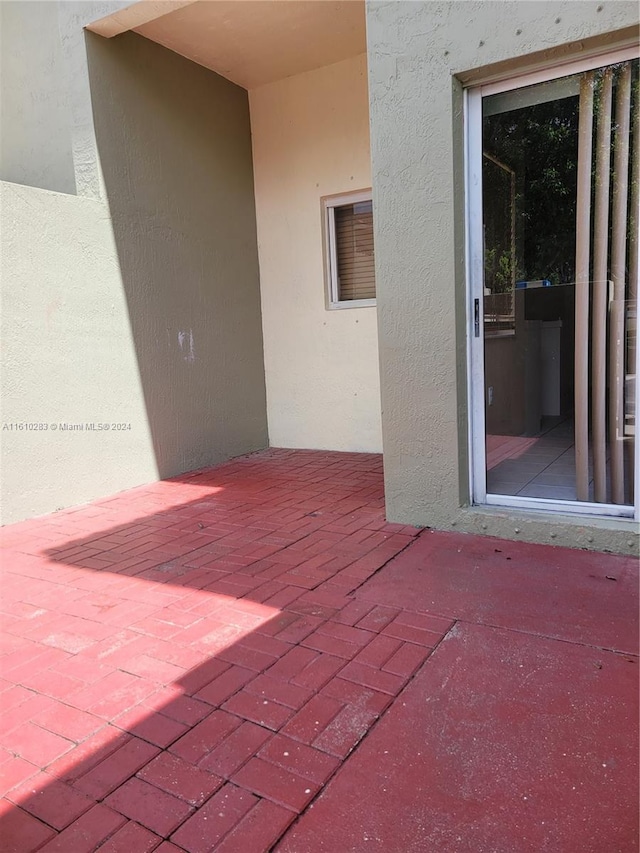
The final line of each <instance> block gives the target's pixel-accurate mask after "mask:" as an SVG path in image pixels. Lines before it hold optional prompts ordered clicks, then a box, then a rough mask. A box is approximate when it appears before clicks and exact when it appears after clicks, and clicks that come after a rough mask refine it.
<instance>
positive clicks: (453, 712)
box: [0, 450, 638, 853]
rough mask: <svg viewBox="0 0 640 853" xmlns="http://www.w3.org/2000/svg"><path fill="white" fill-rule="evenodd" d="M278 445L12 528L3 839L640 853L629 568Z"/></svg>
mask: <svg viewBox="0 0 640 853" xmlns="http://www.w3.org/2000/svg"><path fill="white" fill-rule="evenodd" d="M381 469H382V463H381V459H380V457H378V456H373V455H365V454H337V453H324V452H312V451H283V450H272V451H265V452H263V453H258V454H254V455H252V456H249V457H245V458H242V459H239V460H235V461H233V462H231V463H229V464H226V465H223V466H220V467H218V468H215V469H210V470H207V471H203V472H198V473H195V474H192V475H187V476H184V477H180V478H177V479H175V480H171V481H166V482H163V483H158V484H154V485H151V486H147V487H144V488H139V489H134V490H132V491H129V492H125V493H122V494H120V495H117V496H115V497H112V498H109V499H107V500H102V501H98V502H96V503H94V504H92V505H90V506H87V507H83V508H80V509H76V510H71V511H65V512H60V513H56V514H55V515H51V516H48V517H46V518H41V519H37V520H34V521H30V522H25V523H22V524H18V525H14V526H12V527H9V528H5V529H4V530H3V531H2V538H3V542H4V556H3V571H4V580H3V588H2V590H3V593H2V600H1V603H0V610H1V611H2V646H1V654H2V657H1V661H2V670H1V680H0V691H1V696H0V700H1V707H2V735H1V739H0V744H1V750H0V771H1V774H2V791H1V793H2V794H3V800H2V806H1V808H0V850H1V851H3V853H31V851H46V853H52V851H60V853H91V851H97V850H100V851H101V853H117V851H120V852H121V853H146V851H149V853H150V851H156V853H179V851H186V853H208V851H214V850H215V851H224V852H225V853H266V851H269V850H278V851H287V853H316V851H319V853H346V851H356V853H359V851H380V853H382V851H385V853H411V851H416V853H418V851H420V853H430V851H435V852H436V853H440V851H442V853H450V851H474V853H476V851H478V853H479V851H485V850H486V851H492V853H513V851H515V853H519V851H553V852H554V853H557V852H559V853H573V851H576V853H589V851H593V853H613V851H620V853H632V851H633V853H635V851H637V849H638V836H637V825H638V821H637V792H638V777H637V754H638V749H637V719H638V714H637V696H638V691H637V677H638V658H637V591H638V586H637V568H638V567H637V565H636V563H635V561H633V560H630V559H627V558H622V557H612V556H604V555H595V554H587V553H584V552H571V551H566V550H560V549H554V548H545V547H540V546H530V545H522V544H514V543H506V542H500V541H498V540H490V539H478V538H475V537H466V536H461V535H450V534H438V533H432V532H431V531H422V532H420V531H418V530H416V529H414V528H408V527H402V526H399V525H389V524H386V523H385V521H384V516H383V487H382V470H381Z"/></svg>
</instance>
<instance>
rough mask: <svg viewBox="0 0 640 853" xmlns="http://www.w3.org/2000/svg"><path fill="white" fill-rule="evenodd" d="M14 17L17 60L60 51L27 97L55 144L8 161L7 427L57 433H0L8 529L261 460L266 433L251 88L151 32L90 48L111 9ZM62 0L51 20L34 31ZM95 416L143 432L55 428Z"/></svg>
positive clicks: (73, 8)
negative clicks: (231, 463)
mask: <svg viewBox="0 0 640 853" xmlns="http://www.w3.org/2000/svg"><path fill="white" fill-rule="evenodd" d="M4 5H12V6H15V8H13V9H12V15H13V16H14V18H13V24H14V26H13V30H12V32H13V36H14V37H15V38H18V37H19V38H21V39H22V41H21V42H19V45H17V46H16V47H17V48H19V50H16V52H15V56H14V59H16V57H18V56H22V57H23V61H24V63H26V64H28V63H29V62H30V61H31V60H30V57H32V56H37V55H38V54H39V53H40V52H43V53H45V54H46V55H47V56H48V57H49V58H50V59H49V60H48V62H47V63H46V64H41V63H38V62H36V65H35V69H31V71H29V73H28V74H27V72H26V71H25V72H24V74H25V75H26V76H25V79H26V78H27V77H28V78H29V79H30V80H31V85H32V86H33V87H34V89H33V90H32V92H31V94H32V97H29V95H30V93H29V91H27V92H25V93H24V99H25V104H26V105H27V106H26V107H25V109H26V110H27V112H28V122H29V123H30V124H31V126H37V127H38V133H42V134H44V138H45V139H47V138H48V137H50V136H53V135H55V137H56V144H55V150H56V151H58V154H57V155H56V158H54V160H53V161H52V162H51V163H50V162H48V161H47V159H46V157H49V156H53V155H52V153H51V152H48V153H47V154H46V157H45V153H44V152H43V151H42V150H41V149H40V148H37V149H34V148H33V147H31V148H28V147H27V148H26V149H25V151H24V158H25V159H24V162H22V163H21V162H18V161H17V160H16V159H15V151H16V149H15V148H13V149H12V150H13V152H14V154H13V155H12V157H13V166H12V168H13V169H14V171H13V172H11V173H10V174H11V177H12V179H13V181H14V183H6V184H4V185H3V196H2V208H1V210H2V228H3V242H4V246H3V254H2V288H3V304H2V308H3V312H2V339H3V358H4V366H3V371H2V396H3V403H2V420H3V422H4V423H8V424H11V423H25V422H26V423H43V424H48V425H49V429H48V430H46V431H45V430H37V431H30V430H5V431H3V432H1V433H0V437H1V439H2V464H1V473H2V498H3V522H4V523H6V522H9V521H15V520H19V519H21V518H26V517H29V516H32V515H36V514H41V513H45V512H49V511H52V510H55V509H57V508H59V507H65V506H69V505H74V504H78V503H82V502H85V501H88V500H90V499H92V498H95V497H99V496H102V495H105V494H110V493H112V492H114V491H117V490H119V489H124V488H128V487H130V486H133V485H136V484H139V483H144V482H149V481H150V480H153V479H155V478H157V477H165V476H171V475H175V474H179V473H181V472H183V471H187V470H192V469H194V468H198V467H201V466H204V465H207V464H213V463H216V462H219V461H221V460H223V459H226V458H229V457H231V456H235V455H238V454H242V453H245V452H248V451H250V450H254V449H256V448H259V447H263V446H265V445H266V443H267V430H266V406H265V389H264V367H263V355H262V331H261V320H260V297H259V278H258V258H257V243H256V234H255V208H254V200H253V172H252V165H251V142H250V123H249V108H248V97H247V93H246V92H245V91H244V90H242V89H240V88H239V87H237V86H234V85H233V84H231V83H229V82H227V81H226V80H223V79H222V78H221V77H218V76H217V75H215V74H214V73H212V72H210V71H207V70H206V69H204V68H202V67H200V66H197V65H195V64H193V63H191V62H189V61H188V60H185V59H182V58H181V57H178V56H177V55H175V54H172V53H171V52H169V51H166V50H165V49H164V48H161V47H159V46H158V45H155V44H153V43H151V42H148V41H147V40H145V39H143V38H142V37H141V36H137V35H134V34H125V35H123V36H120V37H117V38H116V39H113V40H109V41H107V40H103V39H101V38H100V37H98V36H93V35H91V34H89V35H88V36H87V40H86V45H85V34H84V33H83V31H82V23H86V22H87V21H88V20H91V19H92V16H93V18H97V17H99V16H100V14H106V12H105V11H104V10H105V8H106V7H107V6H108V5H111V6H114V5H118V4H104V3H102V4H96V5H95V7H94V8H93V12H92V7H91V4H88V3H83V4H73V3H70V4H53V3H44V4H40V3H17V4H3V6H4ZM51 6H53V7H55V8H56V10H57V14H58V26H51V27H46V28H44V29H43V28H40V27H37V26H35V25H34V21H33V16H35V17H37V16H38V15H39V14H40V13H41V12H43V11H44V7H47V10H46V15H47V16H49V14H50V8H49V7H51ZM41 7H42V8H41ZM107 11H108V9H107ZM22 14H24V15H25V16H26V18H27V20H26V22H25V21H22V22H21V19H20V15H22ZM83 16H84V18H83ZM47 19H48V17H47ZM16 24H20V25H19V26H16ZM16 61H17V59H16ZM37 69H39V70H38V71H37V74H40V73H42V74H45V73H46V74H48V73H51V74H52V75H53V76H52V80H50V81H49V82H48V83H47V84H46V85H45V82H44V81H42V80H38V79H35V78H37V74H36V70H37ZM14 74H15V68H14ZM34 75H35V78H34ZM10 79H13V80H15V76H14V77H12V78H10ZM9 82H10V81H5V80H3V83H6V84H7V85H8V84H9ZM34 93H35V94H34ZM52 100H53V101H54V105H53V107H52V103H51V101H52ZM65 101H69V102H70V103H71V108H70V109H69V111H68V112H65V111H64V110H63V111H61V110H60V109H59V108H58V107H59V105H60V104H61V103H64V102H65ZM17 118H19V116H17V115H16V114H15V113H11V111H10V112H9V114H8V120H9V124H7V122H5V121H4V120H3V127H2V130H3V132H6V133H7V134H8V135H9V137H10V138H14V137H15V135H16V134H18V133H19V132H22V131H20V130H19V129H18V130H16V128H15V127H14V126H13V121H14V120H16V119H17ZM3 119H4V117H3ZM63 119H64V121H63ZM94 119H95V120H94ZM65 122H66V124H65ZM61 123H62V125H61ZM22 130H24V128H23V129H22ZM65 140H66V142H65ZM63 143H65V144H63ZM69 146H71V150H70V149H69ZM58 155H59V159H58ZM30 156H33V158H34V160H33V161H30V160H29V157H30ZM69 163H71V164H72V165H73V181H71V179H70V178H69V171H68V169H69ZM16 164H17V165H16ZM18 166H20V167H21V169H22V171H21V172H20V171H15V170H16V169H17V168H18ZM58 167H59V168H58ZM18 181H19V182H23V183H24V184H29V183H30V182H32V183H33V184H35V186H26V185H25V186H20V185H19V183H15V182H18ZM48 185H49V186H52V187H53V188H54V189H56V190H65V192H64V193H63V192H51V191H47V190H46V189H40V188H37V187H42V186H48ZM74 193H76V194H74ZM87 422H95V423H106V424H109V425H110V426H111V425H112V424H115V423H124V424H131V429H130V430H128V429H125V430H114V429H113V428H111V429H110V430H109V431H108V432H107V431H102V432H98V431H96V432H90V431H87V430H86V429H85V430H83V431H78V432H75V431H67V430H61V429H60V428H59V424H60V423H72V424H76V423H82V424H86V423H87ZM51 424H56V425H58V428H57V430H55V431H54V430H53V429H52V428H51Z"/></svg>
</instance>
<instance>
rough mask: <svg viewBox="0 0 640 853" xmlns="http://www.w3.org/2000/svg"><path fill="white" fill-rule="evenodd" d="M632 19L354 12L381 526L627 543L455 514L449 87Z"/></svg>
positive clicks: (456, 260)
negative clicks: (357, 15) (377, 386)
mask: <svg viewBox="0 0 640 853" xmlns="http://www.w3.org/2000/svg"><path fill="white" fill-rule="evenodd" d="M637 22H638V7H637V5H636V4H635V3H627V2H603V3H596V2H593V3H591V2H573V3H566V2H500V3H496V2H466V3H455V2H452V3H442V2H375V0H373V2H370V3H367V34H368V43H369V88H370V109H371V128H372V162H373V185H374V198H375V210H376V219H375V240H376V275H377V284H378V323H379V346H380V362H381V391H382V405H383V438H384V455H385V466H384V467H385V489H386V502H387V513H388V516H389V518H390V519H391V520H398V521H403V522H405V523H409V522H413V523H416V524H422V525H433V526H437V527H441V528H448V527H451V526H453V525H457V526H458V527H463V528H465V529H474V530H476V529H477V530H480V529H482V530H484V531H486V532H489V533H495V534H498V535H507V536H524V537H526V538H533V539H538V540H545V539H549V538H550V537H551V536H553V537H555V541H557V542H564V543H565V544H572V545H576V544H581V545H582V544H583V545H586V546H587V547H598V546H599V545H600V546H602V547H608V546H611V545H612V543H613V546H614V547H616V548H620V549H622V550H626V549H628V548H635V547H637V539H636V538H635V536H634V528H633V526H632V525H630V524H629V523H626V524H625V523H624V522H610V523H609V522H602V523H600V522H598V523H593V524H591V523H587V524H585V523H584V521H580V520H575V521H571V520H569V519H568V518H567V517H565V519H564V520H560V519H559V518H558V517H557V516H556V517H555V519H545V518H541V516H539V515H538V516H536V515H535V514H533V515H532V514H528V515H523V516H522V517H520V518H517V517H516V515H515V514H514V513H508V512H506V513H483V512H482V511H477V510H467V511H464V510H463V509H461V506H462V505H464V504H465V503H467V502H468V499H469V488H468V454H467V439H468V436H467V403H466V395H467V386H466V340H465V338H466V322H465V283H464V276H465V269H464V195H463V163H464V161H463V135H462V133H463V123H462V86H461V84H460V82H459V81H458V80H457V79H456V75H463V76H464V77H466V78H469V77H471V76H473V72H474V70H480V71H479V73H478V74H476V75H475V76H476V77H477V78H480V77H481V76H482V70H481V69H484V68H486V67H487V66H490V65H491V64H493V63H499V62H504V61H509V60H512V66H513V68H514V69H518V68H520V69H522V68H524V67H525V66H526V65H527V64H528V63H529V60H528V59H527V55H528V54H533V53H536V52H543V53H542V54H540V55H539V56H538V57H536V60H537V61H538V62H547V63H549V62H554V61H557V60H558V59H560V58H562V57H565V58H566V57H570V56H575V57H578V56H580V54H581V51H584V50H587V49H588V48H589V47H590V42H589V39H592V38H594V37H598V36H602V35H603V34H606V33H610V32H613V31H616V30H622V29H623V28H627V27H631V26H633V25H636V26H637ZM625 35H626V37H627V38H629V35H630V33H629V32H627V33H626V34H625ZM604 41H609V42H614V41H615V38H606V39H602V42H604ZM556 47H557V48H558V50H554V48H556ZM601 524H602V526H603V531H604V532H600V531H599V527H600V526H601ZM609 528H611V529H612V530H613V531H614V532H613V533H610V532H609ZM594 530H595V532H594ZM516 531H517V532H516ZM550 541H551V540H550Z"/></svg>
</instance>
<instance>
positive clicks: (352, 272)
mask: <svg viewBox="0 0 640 853" xmlns="http://www.w3.org/2000/svg"><path fill="white" fill-rule="evenodd" d="M325 208H326V214H327V237H328V240H327V242H328V267H329V279H330V281H329V284H330V302H331V305H332V306H333V307H348V306H349V305H353V304H354V303H358V304H359V305H364V304H368V305H371V304H374V300H375V297H376V281H375V272H374V263H373V261H374V251H373V206H372V202H371V195H370V194H369V193H357V194H352V195H350V196H343V197H341V198H332V199H327V200H326V201H325Z"/></svg>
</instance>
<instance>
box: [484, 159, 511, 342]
mask: <svg viewBox="0 0 640 853" xmlns="http://www.w3.org/2000/svg"><path fill="white" fill-rule="evenodd" d="M482 162H483V170H482V181H483V187H484V288H485V291H484V292H485V299H484V327H485V334H486V335H493V334H504V333H512V332H513V331H514V330H515V316H514V300H513V291H514V287H515V282H516V180H515V179H516V175H515V172H514V170H513V169H511V168H510V167H509V166H507V165H506V164H505V163H503V162H501V161H500V160H499V159H498V158H497V157H494V156H493V155H492V154H489V153H488V152H486V151H485V152H484V153H483V161H482Z"/></svg>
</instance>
